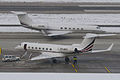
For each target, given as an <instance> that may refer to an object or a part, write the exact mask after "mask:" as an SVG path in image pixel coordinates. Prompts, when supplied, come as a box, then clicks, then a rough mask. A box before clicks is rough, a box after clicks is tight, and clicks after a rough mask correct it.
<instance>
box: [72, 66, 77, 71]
mask: <svg viewBox="0 0 120 80" xmlns="http://www.w3.org/2000/svg"><path fill="white" fill-rule="evenodd" d="M72 67H73V68H74V70H75V72H78V71H77V69H76V68H75V65H73V64H72Z"/></svg>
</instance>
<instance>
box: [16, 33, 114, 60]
mask: <svg viewBox="0 0 120 80" xmlns="http://www.w3.org/2000/svg"><path fill="white" fill-rule="evenodd" d="M112 35H115V34H93V33H87V34H86V36H85V37H84V40H83V41H82V43H81V44H72V45H57V44H43V43H32V42H22V43H21V44H20V45H17V46H16V47H15V49H23V50H25V51H27V50H33V51H34V50H35V51H38V52H40V53H41V54H40V55H39V56H36V57H33V58H31V59H30V60H41V59H49V58H59V57H65V58H68V57H69V56H74V55H76V54H77V55H79V54H86V53H100V52H107V51H111V49H112V47H113V43H112V44H111V45H110V47H109V48H108V49H105V50H93V45H94V42H95V39H96V38H97V37H102V36H112Z"/></svg>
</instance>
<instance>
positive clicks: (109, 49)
mask: <svg viewBox="0 0 120 80" xmlns="http://www.w3.org/2000/svg"><path fill="white" fill-rule="evenodd" d="M113 45H114V44H113V43H112V44H111V45H110V47H109V48H108V49H106V50H93V51H90V53H99V52H108V51H111V50H112V47H113Z"/></svg>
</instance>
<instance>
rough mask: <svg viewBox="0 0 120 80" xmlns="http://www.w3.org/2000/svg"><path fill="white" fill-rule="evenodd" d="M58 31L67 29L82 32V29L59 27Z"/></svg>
mask: <svg viewBox="0 0 120 80" xmlns="http://www.w3.org/2000/svg"><path fill="white" fill-rule="evenodd" d="M60 29H69V30H80V29H81V30H83V28H67V27H60Z"/></svg>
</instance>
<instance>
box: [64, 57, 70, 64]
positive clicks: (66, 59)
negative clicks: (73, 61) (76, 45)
mask: <svg viewBox="0 0 120 80" xmlns="http://www.w3.org/2000/svg"><path fill="white" fill-rule="evenodd" d="M69 62H70V59H69V58H68V57H67V56H66V57H65V63H66V64H69Z"/></svg>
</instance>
